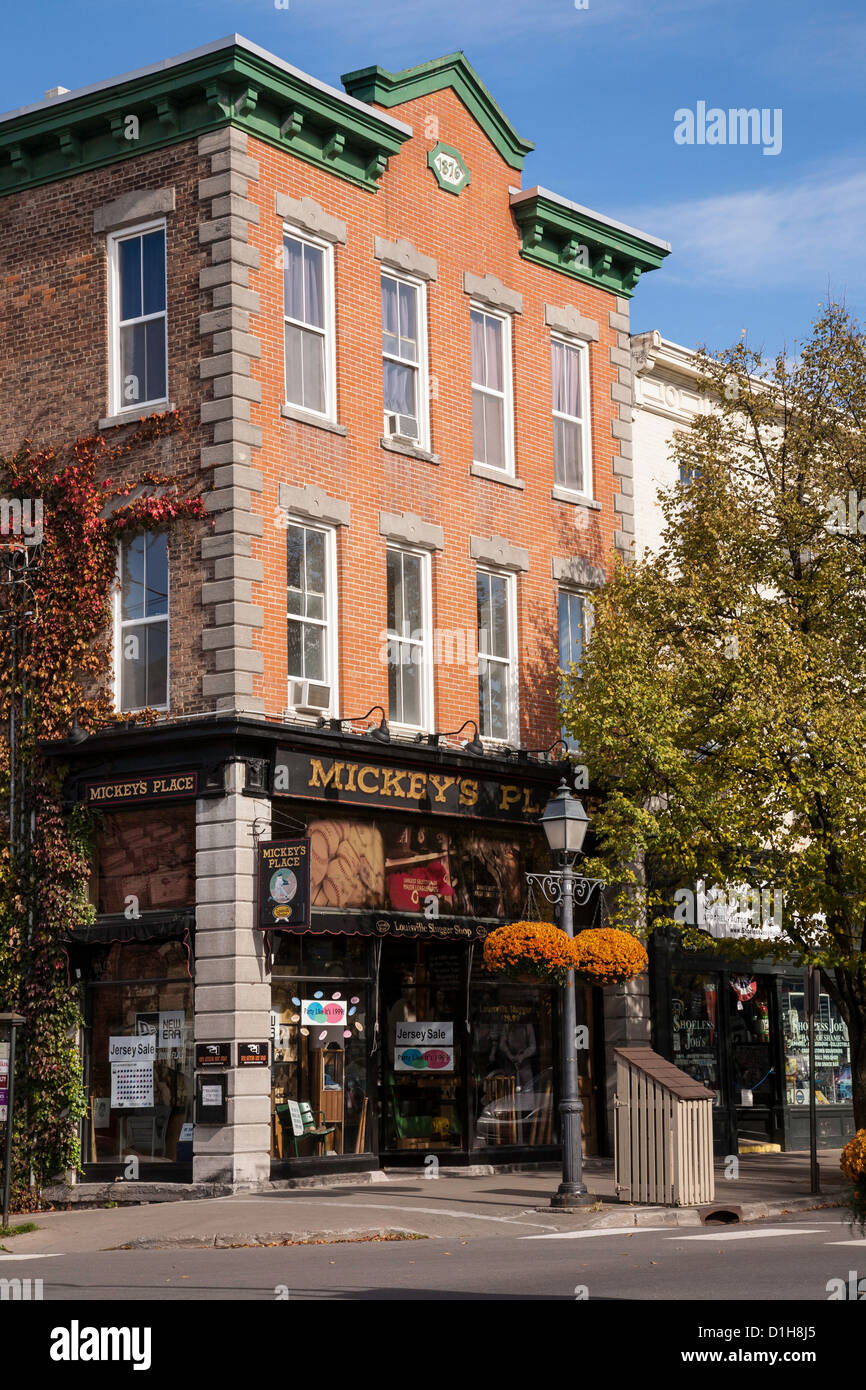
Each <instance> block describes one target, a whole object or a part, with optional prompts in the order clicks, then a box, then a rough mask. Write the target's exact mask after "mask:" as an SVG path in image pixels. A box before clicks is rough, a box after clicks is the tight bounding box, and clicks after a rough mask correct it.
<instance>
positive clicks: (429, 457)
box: [379, 434, 442, 463]
mask: <svg viewBox="0 0 866 1390" xmlns="http://www.w3.org/2000/svg"><path fill="white" fill-rule="evenodd" d="M379 444H380V445H381V447H382V448H383V449H387V450H388V452H389V453H390V454H402V455H403V456H404V458H409V459H418V460H419V462H420V463H441V462H442V460H441V458H440V457H439V455H438V454H431V453H430V452H429V450H427V449H419V448H418V445H417V444H413V443H412V441H411V439H404V437H403V436H402V435H399V434H394V435H392V436H391V437H390V439H385V438H384V437H383V438H382V439H380V440H379Z"/></svg>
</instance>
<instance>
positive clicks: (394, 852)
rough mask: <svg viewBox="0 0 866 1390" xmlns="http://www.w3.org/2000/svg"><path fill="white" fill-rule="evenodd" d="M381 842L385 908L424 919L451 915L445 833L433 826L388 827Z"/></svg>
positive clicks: (449, 877)
mask: <svg viewBox="0 0 866 1390" xmlns="http://www.w3.org/2000/svg"><path fill="white" fill-rule="evenodd" d="M384 840H385V887H386V897H387V903H388V905H389V906H390V907H392V908H394V909H395V911H397V912H423V913H425V915H426V916H438V915H439V914H440V913H446V914H448V913H453V912H454V884H453V881H452V877H451V857H450V840H449V835H448V832H447V831H446V830H442V829H440V828H439V827H438V826H435V825H425V824H422V825H406V826H393V827H391V826H389V827H388V829H387V830H386V832H385V835H384Z"/></svg>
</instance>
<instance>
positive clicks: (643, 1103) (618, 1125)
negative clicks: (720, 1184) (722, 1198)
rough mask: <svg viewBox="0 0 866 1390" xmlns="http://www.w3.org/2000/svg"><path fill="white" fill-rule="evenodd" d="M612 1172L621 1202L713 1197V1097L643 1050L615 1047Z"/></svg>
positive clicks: (691, 1202) (687, 1202) (697, 1201)
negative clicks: (613, 1170)
mask: <svg viewBox="0 0 866 1390" xmlns="http://www.w3.org/2000/svg"><path fill="white" fill-rule="evenodd" d="M614 1055H615V1056H616V1097H615V1099H614V1168H615V1173H616V1191H617V1196H618V1197H619V1200H620V1201H621V1202H647V1203H651V1204H652V1205H654V1206H669V1207H683V1206H689V1207H690V1206H702V1205H704V1204H706V1203H708V1202H712V1201H713V1200H714V1197H715V1173H714V1171H713V1092H712V1091H708V1090H707V1088H706V1087H705V1086H703V1085H701V1083H700V1082H699V1081H695V1080H694V1079H693V1077H691V1076H688V1075H687V1073H686V1072H684V1071H681V1070H680V1068H679V1067H675V1066H674V1064H673V1062H668V1061H666V1060H665V1058H664V1057H660V1056H659V1054H658V1053H657V1052H653V1050H652V1048H649V1047H617V1048H615V1049H614Z"/></svg>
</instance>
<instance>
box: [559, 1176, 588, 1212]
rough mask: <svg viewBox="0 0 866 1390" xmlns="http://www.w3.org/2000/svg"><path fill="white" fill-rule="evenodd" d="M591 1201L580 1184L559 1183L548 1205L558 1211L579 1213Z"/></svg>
mask: <svg viewBox="0 0 866 1390" xmlns="http://www.w3.org/2000/svg"><path fill="white" fill-rule="evenodd" d="M591 1201H592V1198H591V1197H590V1195H589V1193H588V1192H587V1190H586V1188H585V1187H584V1185H583V1183H582V1182H581V1183H577V1182H561V1183H560V1184H559V1187H558V1188H557V1189H556V1191H555V1192H554V1194H553V1196H552V1197H551V1199H550V1205H551V1206H552V1207H556V1208H557V1209H558V1210H559V1211H579V1210H581V1209H585V1208H586V1207H588V1206H589V1204H590V1202H591Z"/></svg>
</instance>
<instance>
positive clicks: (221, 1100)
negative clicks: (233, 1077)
mask: <svg viewBox="0 0 866 1390" xmlns="http://www.w3.org/2000/svg"><path fill="white" fill-rule="evenodd" d="M227 1094H228V1084H227V1078H226V1074H225V1072H219V1073H214V1075H213V1076H197V1077H196V1079H195V1123H196V1124H197V1125H224V1124H225V1122H226V1118H227V1115H228V1101H227V1098H226V1097H227Z"/></svg>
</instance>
